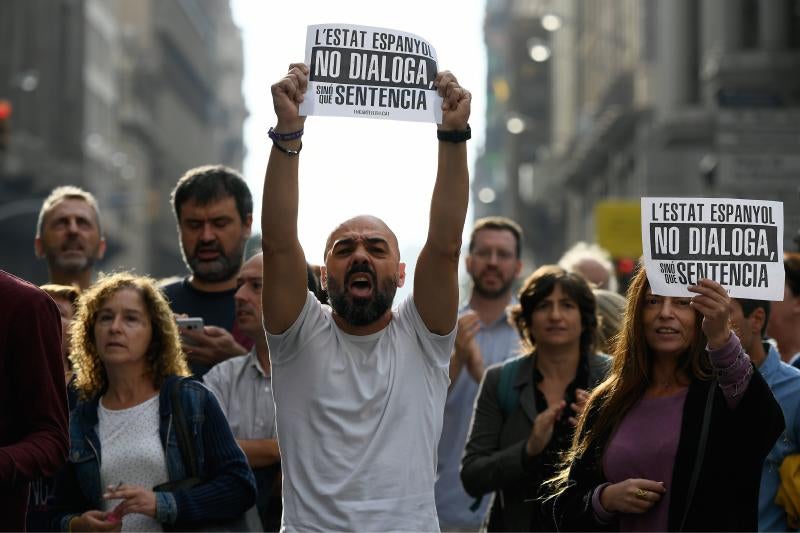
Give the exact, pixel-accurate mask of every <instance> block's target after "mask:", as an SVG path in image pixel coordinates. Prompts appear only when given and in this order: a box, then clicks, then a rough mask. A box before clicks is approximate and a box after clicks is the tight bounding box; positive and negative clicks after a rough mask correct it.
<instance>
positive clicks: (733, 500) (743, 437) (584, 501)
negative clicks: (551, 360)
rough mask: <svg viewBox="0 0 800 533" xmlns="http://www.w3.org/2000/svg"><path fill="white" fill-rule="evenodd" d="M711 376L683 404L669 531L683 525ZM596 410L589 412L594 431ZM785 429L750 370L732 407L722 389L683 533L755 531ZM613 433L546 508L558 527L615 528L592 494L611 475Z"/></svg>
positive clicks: (762, 385) (574, 466)
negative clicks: (765, 472) (605, 462)
mask: <svg viewBox="0 0 800 533" xmlns="http://www.w3.org/2000/svg"><path fill="white" fill-rule="evenodd" d="M710 384H711V382H710V381H700V380H693V381H692V383H691V384H690V385H689V391H688V393H687V396H686V403H685V404H684V407H683V417H682V420H681V434H680V439H679V441H678V451H677V454H676V456H675V466H674V469H673V473H672V483H671V484H670V485H669V486H668V488H669V490H670V493H671V496H670V506H669V518H668V520H669V522H668V529H669V531H676V530H678V529H679V528H680V523H681V519H682V518H683V514H684V510H685V509H686V505H687V502H686V499H687V495H688V491H689V481H690V478H691V475H692V470H693V468H694V462H695V457H696V456H697V444H698V441H699V439H700V433H701V430H702V422H703V414H704V408H705V403H706V396H707V393H708V388H709V386H710ZM597 412H598V411H597V409H592V410H591V411H590V412H589V413H588V414H587V417H588V418H587V420H586V428H587V429H591V426H592V424H593V421H594V420H595V419H596V416H597ZM783 428H784V422H783V414H782V413H781V408H780V406H779V405H778V402H777V401H775V398H774V397H773V396H772V392H770V390H769V387H768V386H767V384H766V382H765V381H764V378H763V377H762V376H761V374H759V373H758V371H754V372H753V376H752V379H751V380H750V384H749V385H748V387H747V390H745V392H744V393H743V396H742V398H741V400H740V402H739V404H738V405H737V406H736V409H734V410H731V409H730V408H729V407H728V404H727V402H726V401H725V398H724V396H723V394H722V390H721V389H719V388H717V390H716V392H715V394H714V403H713V407H712V414H711V425H710V426H709V433H708V442H707V443H706V450H705V455H704V458H703V465H702V468H701V470H700V476H699V478H698V482H697V487H696V489H695V493H694V498H693V500H692V502H691V505H690V506H689V510H688V514H687V517H686V524H685V526H684V530H685V531H756V530H757V529H758V488H759V483H760V479H761V465H762V463H763V462H764V458H765V457H766V456H767V454H768V453H769V451H770V449H771V448H772V446H773V444H774V443H775V440H776V439H777V438H778V437H779V436H780V434H781V432H782V431H783ZM608 439H609V435H601V436H599V438H598V440H596V441H595V442H594V443H593V444H592V446H590V448H589V449H588V450H586V453H584V454H583V456H582V457H580V458H579V459H578V460H576V461H575V462H574V463H573V464H572V468H571V469H570V473H569V486H568V488H567V489H566V490H565V491H564V492H563V493H561V494H560V495H559V496H558V497H556V498H555V499H553V500H551V501H550V502H548V504H546V505H545V510H546V511H548V510H549V515H550V518H551V519H552V521H553V523H552V524H551V525H552V528H553V530H554V531H558V530H561V531H593V530H594V531H597V530H607V531H614V530H617V529H618V522H617V521H614V522H612V523H611V524H607V525H601V524H599V523H598V522H597V521H596V520H595V518H594V510H593V508H592V494H593V492H594V490H595V488H596V487H597V486H599V485H601V484H603V483H605V482H606V481H607V480H606V478H605V476H604V475H603V472H602V468H601V467H602V454H603V450H604V449H605V447H606V445H607V443H608Z"/></svg>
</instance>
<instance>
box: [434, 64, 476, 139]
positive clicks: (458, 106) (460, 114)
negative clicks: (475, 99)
mask: <svg viewBox="0 0 800 533" xmlns="http://www.w3.org/2000/svg"><path fill="white" fill-rule="evenodd" d="M434 86H435V87H436V90H437V92H438V93H439V96H441V97H442V123H441V124H440V125H439V129H440V130H443V131H464V130H465V129H467V121H468V120H469V113H470V107H471V102H472V94H471V93H470V92H469V91H468V90H466V89H464V88H463V87H461V86H460V85H459V84H458V80H457V79H456V77H455V76H453V73H452V72H450V71H449V70H444V71H442V72H440V73H439V74H437V75H436V81H435V82H434Z"/></svg>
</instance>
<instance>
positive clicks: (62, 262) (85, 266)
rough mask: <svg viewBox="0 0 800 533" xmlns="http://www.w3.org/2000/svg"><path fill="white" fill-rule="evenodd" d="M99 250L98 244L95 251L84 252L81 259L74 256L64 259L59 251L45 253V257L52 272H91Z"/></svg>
mask: <svg viewBox="0 0 800 533" xmlns="http://www.w3.org/2000/svg"><path fill="white" fill-rule="evenodd" d="M99 248H100V245H99V244H98V245H97V246H96V247H95V248H94V250H91V251H88V252H83V255H82V256H81V257H75V256H74V255H73V256H71V257H64V256H63V255H61V254H60V253H59V252H58V251H53V250H50V251H48V252H47V253H45V256H46V257H47V262H48V264H49V265H50V269H51V270H56V271H58V272H70V273H78V272H83V271H85V270H89V269H90V268H92V267H93V266H94V263H95V261H96V260H97V255H98V253H97V252H98V250H99Z"/></svg>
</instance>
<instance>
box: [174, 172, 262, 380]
mask: <svg viewBox="0 0 800 533" xmlns="http://www.w3.org/2000/svg"><path fill="white" fill-rule="evenodd" d="M171 200H172V206H173V209H174V211H175V218H176V220H177V222H178V235H179V237H180V241H181V253H182V254H183V260H184V262H185V263H186V266H187V267H188V268H189V270H190V271H191V274H190V275H189V276H186V277H185V278H184V279H180V280H178V281H174V282H172V283H168V284H166V285H164V286H163V287H162V289H163V291H164V293H165V294H166V296H167V299H168V300H169V302H170V306H171V307H172V311H173V312H174V313H176V314H179V315H187V316H191V317H201V318H203V322H204V324H205V326H204V327H203V328H202V329H200V330H189V329H185V330H184V329H182V330H181V337H182V339H183V346H184V350H185V351H186V354H187V356H188V358H189V366H190V368H191V370H192V372H193V373H194V375H195V376H196V377H200V376H202V375H203V374H205V373H206V372H208V370H210V369H211V367H213V366H214V365H215V364H217V363H219V362H221V361H224V360H226V359H229V358H231V357H234V356H237V355H243V354H246V353H247V352H248V351H249V349H250V348H251V347H252V346H253V341H252V340H250V339H249V338H248V337H247V336H246V335H244V333H243V332H241V331H239V330H238V327H237V325H236V320H235V318H236V303H235V300H234V295H235V294H236V289H237V287H236V276H237V275H238V274H239V269H240V268H241V266H242V262H243V260H244V249H245V244H246V242H247V238H248V237H249V236H250V229H251V226H252V224H253V197H252V195H251V194H250V189H248V187H247V183H245V181H244V179H243V178H242V176H241V175H240V174H239V173H238V172H236V171H234V170H233V169H230V168H228V167H225V166H222V165H209V166H202V167H197V168H193V169H191V170H189V171H187V172H186V173H185V174H184V175H183V176H182V177H181V178H180V179H179V180H178V184H177V185H176V186H175V189H174V190H173V191H172V197H171Z"/></svg>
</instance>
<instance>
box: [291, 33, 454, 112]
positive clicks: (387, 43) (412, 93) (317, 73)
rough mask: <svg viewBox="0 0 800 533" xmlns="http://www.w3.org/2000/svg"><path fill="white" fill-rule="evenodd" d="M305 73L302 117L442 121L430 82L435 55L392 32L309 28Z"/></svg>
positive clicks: (425, 44)
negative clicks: (307, 74) (307, 72)
mask: <svg viewBox="0 0 800 533" xmlns="http://www.w3.org/2000/svg"><path fill="white" fill-rule="evenodd" d="M306 64H307V65H308V68H309V69H310V72H309V77H308V79H309V83H308V89H307V90H306V93H305V100H304V101H303V103H302V104H300V114H301V115H306V116H308V115H328V116H342V117H365V118H382V119H392V120H410V121H418V122H436V123H440V122H441V121H442V99H441V97H440V96H438V95H437V94H436V89H435V88H434V87H433V82H434V80H435V79H436V73H437V72H438V67H437V61H436V51H435V50H434V49H433V47H432V46H431V45H430V44H429V43H428V42H427V41H425V40H424V39H422V38H420V37H418V36H416V35H413V34H411V33H405V32H401V31H396V30H388V29H384V28H372V27H369V26H353V25H348V24H318V25H314V26H309V27H308V33H307V35H306Z"/></svg>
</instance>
